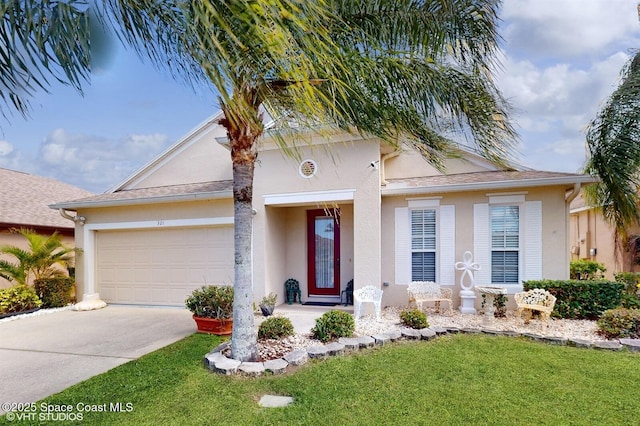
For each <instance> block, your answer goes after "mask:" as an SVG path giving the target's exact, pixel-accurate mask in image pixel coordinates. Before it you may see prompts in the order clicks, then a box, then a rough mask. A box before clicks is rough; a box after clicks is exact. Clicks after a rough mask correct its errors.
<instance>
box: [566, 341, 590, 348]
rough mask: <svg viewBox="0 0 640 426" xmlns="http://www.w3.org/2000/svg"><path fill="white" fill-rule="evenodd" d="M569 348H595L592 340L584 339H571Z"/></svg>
mask: <svg viewBox="0 0 640 426" xmlns="http://www.w3.org/2000/svg"><path fill="white" fill-rule="evenodd" d="M569 346H575V347H576V348H587V349H590V348H591V347H592V346H593V342H592V341H591V340H584V339H569Z"/></svg>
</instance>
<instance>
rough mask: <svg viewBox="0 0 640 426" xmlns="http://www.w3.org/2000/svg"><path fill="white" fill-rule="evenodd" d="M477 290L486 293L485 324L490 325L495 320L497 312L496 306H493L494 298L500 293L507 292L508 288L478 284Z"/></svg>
mask: <svg viewBox="0 0 640 426" xmlns="http://www.w3.org/2000/svg"><path fill="white" fill-rule="evenodd" d="M476 291H477V292H478V293H480V294H484V295H485V304H484V319H483V320H482V324H483V325H488V324H491V323H492V322H493V314H494V312H495V306H493V300H494V299H495V297H496V296H497V295H499V294H507V289H506V288H504V287H498V286H491V285H477V286H476Z"/></svg>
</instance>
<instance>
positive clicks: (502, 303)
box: [482, 294, 507, 318]
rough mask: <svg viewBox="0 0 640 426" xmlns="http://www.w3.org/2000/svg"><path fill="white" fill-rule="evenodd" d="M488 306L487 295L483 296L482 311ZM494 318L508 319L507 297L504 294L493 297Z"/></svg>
mask: <svg viewBox="0 0 640 426" xmlns="http://www.w3.org/2000/svg"><path fill="white" fill-rule="evenodd" d="M486 304H487V295H486V294H483V295H482V309H485V307H486ZM493 308H494V311H493V316H494V317H495V318H506V317H507V296H505V295H504V294H495V295H494V296H493Z"/></svg>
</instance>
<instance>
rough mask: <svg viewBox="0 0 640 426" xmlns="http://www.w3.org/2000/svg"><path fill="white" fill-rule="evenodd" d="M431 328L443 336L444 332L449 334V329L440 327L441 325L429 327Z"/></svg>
mask: <svg viewBox="0 0 640 426" xmlns="http://www.w3.org/2000/svg"><path fill="white" fill-rule="evenodd" d="M429 328H430V329H431V330H433V331H435V333H436V334H437V335H438V336H441V335H443V334H447V329H446V328H444V327H440V326H435V327H429Z"/></svg>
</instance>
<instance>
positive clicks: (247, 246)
mask: <svg viewBox="0 0 640 426" xmlns="http://www.w3.org/2000/svg"><path fill="white" fill-rule="evenodd" d="M247 93H248V94H250V93H251V92H247ZM245 105H246V104H245ZM223 110H224V113H225V117H224V118H223V119H222V120H220V124H221V125H222V126H223V127H225V128H226V129H227V135H228V137H229V142H230V144H231V162H232V163H233V215H234V226H233V228H234V262H235V264H234V275H235V278H234V284H233V285H234V297H233V333H232V335H231V357H232V358H233V359H236V360H238V361H256V360H257V359H258V336H257V333H256V330H255V327H254V323H253V261H252V255H253V253H252V250H251V246H252V237H253V224H252V221H253V205H252V201H253V172H254V170H255V162H256V151H255V141H256V140H257V139H258V137H260V135H261V134H262V132H263V130H264V127H263V124H262V120H261V117H260V115H259V114H258V110H257V107H256V108H254V109H250V110H246V109H245V110H243V112H244V113H245V114H234V112H235V111H233V110H232V108H226V107H224V106H223ZM230 117H231V119H230ZM247 118H248V119H247ZM252 124H253V125H252Z"/></svg>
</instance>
